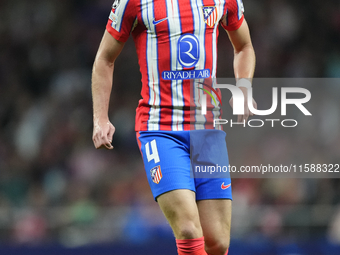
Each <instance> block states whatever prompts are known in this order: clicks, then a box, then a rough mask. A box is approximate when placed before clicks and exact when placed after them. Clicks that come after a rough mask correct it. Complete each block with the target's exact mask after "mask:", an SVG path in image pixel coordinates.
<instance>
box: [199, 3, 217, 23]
mask: <svg viewBox="0 0 340 255" xmlns="http://www.w3.org/2000/svg"><path fill="white" fill-rule="evenodd" d="M202 12H203V17H204V22H205V23H206V24H207V25H208V26H209V27H213V26H214V25H215V23H216V21H217V18H218V13H217V8H216V6H203V7H202Z"/></svg>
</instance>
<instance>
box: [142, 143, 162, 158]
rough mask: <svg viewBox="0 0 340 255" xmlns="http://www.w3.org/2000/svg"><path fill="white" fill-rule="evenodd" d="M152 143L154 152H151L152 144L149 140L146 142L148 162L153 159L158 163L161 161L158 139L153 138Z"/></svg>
mask: <svg viewBox="0 0 340 255" xmlns="http://www.w3.org/2000/svg"><path fill="white" fill-rule="evenodd" d="M150 143H151V150H152V154H150V145H149V142H148V143H146V144H145V152H146V158H147V159H148V162H150V161H151V160H154V161H155V164H156V163H158V162H159V161H160V160H159V155H158V150H157V146H156V139H153V140H152V141H151V142H150Z"/></svg>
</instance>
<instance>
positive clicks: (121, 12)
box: [111, 0, 129, 32]
mask: <svg viewBox="0 0 340 255" xmlns="http://www.w3.org/2000/svg"><path fill="white" fill-rule="evenodd" d="M128 2H129V0H121V2H120V4H119V5H118V7H117V8H116V10H115V13H114V14H115V15H116V16H117V17H118V19H117V21H116V23H115V22H112V24H111V26H112V27H113V28H114V29H115V30H117V31H118V32H120V29H121V28H122V20H123V15H124V13H125V8H126V6H127V4H128Z"/></svg>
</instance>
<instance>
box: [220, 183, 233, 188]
mask: <svg viewBox="0 0 340 255" xmlns="http://www.w3.org/2000/svg"><path fill="white" fill-rule="evenodd" d="M230 186H231V183H230V184H228V185H224V182H223V183H222V185H221V189H227V188H230Z"/></svg>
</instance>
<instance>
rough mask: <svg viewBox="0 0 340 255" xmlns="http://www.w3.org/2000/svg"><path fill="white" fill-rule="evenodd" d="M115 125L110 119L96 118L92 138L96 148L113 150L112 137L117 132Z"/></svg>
mask: <svg viewBox="0 0 340 255" xmlns="http://www.w3.org/2000/svg"><path fill="white" fill-rule="evenodd" d="M115 130H116V129H115V127H114V126H113V125H112V124H111V122H110V121H109V120H102V121H100V120H95V121H94V127H93V135H92V140H93V143H94V146H95V147H96V149H103V148H104V149H108V150H112V149H113V146H112V144H111V143H112V137H113V134H114V133H115Z"/></svg>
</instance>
